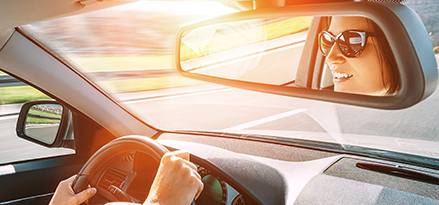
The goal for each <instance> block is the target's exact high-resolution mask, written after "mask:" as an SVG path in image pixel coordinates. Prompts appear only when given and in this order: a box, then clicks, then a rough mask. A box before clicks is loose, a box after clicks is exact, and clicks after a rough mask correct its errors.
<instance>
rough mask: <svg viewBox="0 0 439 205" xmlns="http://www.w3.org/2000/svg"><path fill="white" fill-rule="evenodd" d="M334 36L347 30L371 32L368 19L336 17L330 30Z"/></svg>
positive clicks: (333, 18)
mask: <svg viewBox="0 0 439 205" xmlns="http://www.w3.org/2000/svg"><path fill="white" fill-rule="evenodd" d="M328 30H329V31H330V32H331V33H332V34H333V35H338V34H339V33H341V32H343V31H346V30H361V31H368V32H371V31H370V28H369V26H368V24H367V19H366V18H364V17H359V16H334V17H332V20H331V25H330V26H329V29H328Z"/></svg>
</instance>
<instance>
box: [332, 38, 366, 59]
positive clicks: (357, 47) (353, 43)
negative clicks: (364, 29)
mask: <svg viewBox="0 0 439 205" xmlns="http://www.w3.org/2000/svg"><path fill="white" fill-rule="evenodd" d="M363 41H364V39H363V37H362V36H361V35H360V34H359V33H357V32H343V33H342V35H341V36H340V38H339V39H338V40H337V43H338V48H339V49H340V52H341V53H342V54H343V55H345V56H346V57H351V58H352V57H357V56H358V55H360V54H361V52H362V51H363Z"/></svg>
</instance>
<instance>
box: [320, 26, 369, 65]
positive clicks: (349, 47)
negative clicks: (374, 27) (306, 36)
mask: <svg viewBox="0 0 439 205" xmlns="http://www.w3.org/2000/svg"><path fill="white" fill-rule="evenodd" d="M368 36H372V33H370V32H365V31H356V30H347V31H343V32H341V33H340V34H338V35H337V36H334V35H332V34H331V33H329V32H328V31H322V32H320V33H319V48H320V51H321V52H322V54H323V55H324V56H327V55H328V54H329V52H330V51H331V48H332V46H333V45H334V43H337V48H338V50H339V51H340V53H341V54H343V55H344V56H345V57H348V58H355V57H357V56H359V55H360V54H361V53H362V52H363V49H364V47H365V46H366V40H367V37H368Z"/></svg>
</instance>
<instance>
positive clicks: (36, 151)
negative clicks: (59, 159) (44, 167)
mask: <svg viewBox="0 0 439 205" xmlns="http://www.w3.org/2000/svg"><path fill="white" fill-rule="evenodd" d="M43 99H50V97H48V96H47V95H45V94H44V93H42V92H40V91H39V90H37V89H35V88H33V87H32V86H29V85H26V84H25V83H23V82H21V81H19V80H17V79H15V78H13V77H12V76H10V75H7V74H5V73H3V72H1V71H0V130H1V131H0V142H1V143H0V164H5V163H12V162H18V161H24V160H31V159H38V158H46V157H52V156H58V155H67V154H74V153H75V151H74V149H71V148H56V149H55V148H47V147H44V146H42V145H39V144H36V143H33V142H30V141H27V140H24V139H22V138H19V137H18V136H17V133H16V126H17V119H18V114H19V112H20V108H21V106H22V105H23V103H25V102H29V101H33V100H43ZM67 138H69V139H66V141H71V140H72V139H73V134H69V136H68V137H67ZM70 143H71V142H70Z"/></svg>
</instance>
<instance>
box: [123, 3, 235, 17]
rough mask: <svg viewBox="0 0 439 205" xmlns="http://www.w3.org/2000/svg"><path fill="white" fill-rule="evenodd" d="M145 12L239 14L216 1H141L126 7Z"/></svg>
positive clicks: (209, 14) (204, 14) (212, 14)
mask: <svg viewBox="0 0 439 205" xmlns="http://www.w3.org/2000/svg"><path fill="white" fill-rule="evenodd" d="M126 7H129V8H132V9H139V10H144V11H164V12H172V13H174V14H194V15H203V16H219V15H224V14H229V13H234V12H237V10H235V9H232V8H230V7H227V6H225V5H223V4H221V3H219V2H216V1H139V2H135V3H132V4H128V5H126Z"/></svg>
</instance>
